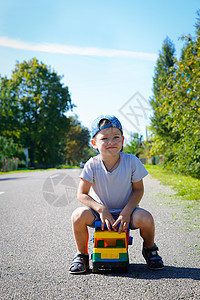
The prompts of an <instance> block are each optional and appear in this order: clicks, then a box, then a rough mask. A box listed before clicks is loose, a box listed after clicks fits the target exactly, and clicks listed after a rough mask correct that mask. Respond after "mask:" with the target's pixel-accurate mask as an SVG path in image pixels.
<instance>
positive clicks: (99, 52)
mask: <svg viewBox="0 0 200 300" xmlns="http://www.w3.org/2000/svg"><path fill="white" fill-rule="evenodd" d="M0 46H1V47H8V48H12V49H20V50H29V51H38V52H49V53H60V54H65V55H84V56H101V57H127V58H137V59H143V60H150V61H156V59H157V54H153V53H145V52H134V51H126V50H116V49H104V48H94V47H74V46H67V45H61V44H48V43H41V44H35V43H27V42H23V41H20V40H17V39H10V38H8V37H0Z"/></svg>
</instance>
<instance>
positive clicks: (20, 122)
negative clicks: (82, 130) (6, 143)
mask: <svg viewBox="0 0 200 300" xmlns="http://www.w3.org/2000/svg"><path fill="white" fill-rule="evenodd" d="M61 79H62V77H61V76H59V75H57V73H56V72H55V71H54V70H51V68H50V67H47V66H46V65H45V64H43V63H42V62H41V63H39V62H38V60H37V59H36V58H33V59H32V60H30V61H28V62H26V61H23V62H22V63H17V64H16V66H15V69H14V71H13V72H12V77H11V79H7V78H6V77H5V78H1V81H0V116H1V120H2V122H1V128H0V134H1V135H3V136H5V137H12V138H13V139H14V141H16V142H19V143H20V144H21V145H23V147H27V148H29V155H30V162H31V166H33V165H34V163H35V161H37V162H38V163H40V164H41V163H43V164H49V163H52V164H56V163H59V160H60V157H59V156H58V148H59V142H60V140H61V139H62V138H63V137H64V136H65V134H66V133H67V132H68V130H69V120H68V118H67V117H66V116H65V113H66V112H67V111H68V110H69V109H72V108H73V106H74V105H73V104H72V103H71V97H70V94H69V91H68V87H66V86H63V84H62V83H61Z"/></svg>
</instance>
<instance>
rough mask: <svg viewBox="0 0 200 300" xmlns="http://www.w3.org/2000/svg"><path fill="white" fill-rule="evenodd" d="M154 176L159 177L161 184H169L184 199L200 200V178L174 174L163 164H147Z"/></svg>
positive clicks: (148, 169)
mask: <svg viewBox="0 0 200 300" xmlns="http://www.w3.org/2000/svg"><path fill="white" fill-rule="evenodd" d="M145 167H146V169H147V171H148V172H149V174H150V175H152V177H154V178H157V179H158V180H159V181H160V183H161V184H163V185H169V186H170V187H172V188H173V189H174V190H175V191H176V196H179V197H180V198H182V200H197V201H200V180H199V179H196V178H192V177H190V176H185V175H180V174H174V173H172V172H170V171H168V170H165V169H163V168H162V167H161V166H158V165H157V166H154V165H146V166H145Z"/></svg>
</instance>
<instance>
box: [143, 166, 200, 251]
mask: <svg viewBox="0 0 200 300" xmlns="http://www.w3.org/2000/svg"><path fill="white" fill-rule="evenodd" d="M145 167H146V169H147V170H148V172H149V174H150V175H151V176H152V177H154V178H156V179H158V180H159V181H160V183H161V184H163V185H168V186H170V187H171V188H172V189H173V190H174V191H175V192H176V193H175V194H173V195H163V196H165V197H164V198H165V200H166V202H165V204H166V205H170V206H174V207H175V208H176V209H178V212H176V213H174V214H173V215H172V218H173V219H180V218H184V219H185V220H186V221H187V224H188V225H187V227H186V228H185V229H184V230H187V231H191V230H193V229H199V228H200V180H199V179H195V178H192V177H190V176H184V175H180V174H174V173H172V172H170V171H168V170H165V169H163V168H162V167H161V166H154V165H146V166H145ZM160 196H161V195H159V199H160ZM199 249H200V248H199Z"/></svg>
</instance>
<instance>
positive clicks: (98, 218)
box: [88, 206, 142, 230]
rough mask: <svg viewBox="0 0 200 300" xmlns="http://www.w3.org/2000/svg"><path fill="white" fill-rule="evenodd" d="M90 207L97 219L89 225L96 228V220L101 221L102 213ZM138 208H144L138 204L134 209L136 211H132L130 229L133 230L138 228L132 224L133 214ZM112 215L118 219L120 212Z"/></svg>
mask: <svg viewBox="0 0 200 300" xmlns="http://www.w3.org/2000/svg"><path fill="white" fill-rule="evenodd" d="M90 209H91V211H92V213H93V215H94V217H95V219H94V221H93V222H92V223H91V224H90V225H88V226H89V227H92V228H95V221H101V219H100V215H99V214H98V212H96V211H95V210H93V209H92V208H90ZM138 209H142V208H140V207H139V206H137V207H136V208H135V209H134V211H133V212H132V214H131V220H130V223H129V229H131V230H135V229H137V228H135V227H134V226H133V224H132V216H133V214H134V212H136V210H138ZM112 216H113V218H114V219H115V220H117V218H118V217H119V213H118V214H112Z"/></svg>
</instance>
